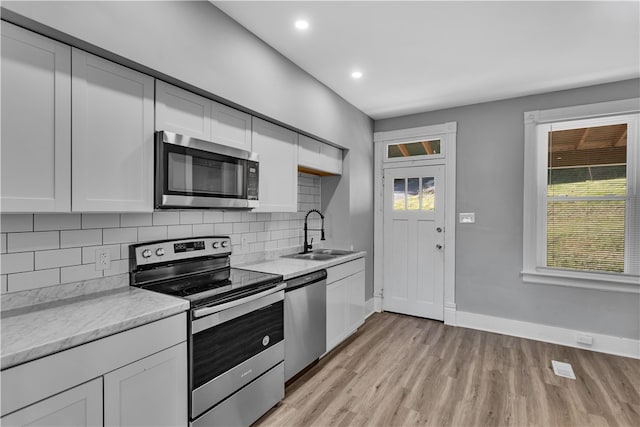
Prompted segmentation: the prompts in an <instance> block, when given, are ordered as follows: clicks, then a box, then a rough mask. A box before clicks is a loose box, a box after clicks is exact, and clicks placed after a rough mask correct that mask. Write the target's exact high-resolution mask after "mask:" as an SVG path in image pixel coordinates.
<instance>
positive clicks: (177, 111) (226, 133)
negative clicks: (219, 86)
mask: <svg viewBox="0 0 640 427" xmlns="http://www.w3.org/2000/svg"><path fill="white" fill-rule="evenodd" d="M156 130H165V131H169V132H175V133H179V134H182V135H188V136H192V137H194V138H200V139H204V140H207V141H213V142H216V143H218V144H222V145H226V146H229V147H234V148H239V149H242V150H246V151H251V115H249V114H247V113H244V112H242V111H239V110H236V109H234V108H231V107H227V106H226V105H223V104H220V103H217V102H215V101H212V100H210V99H208V98H205V97H202V96H200V95H196V94H195V93H192V92H189V91H186V90H184V89H180V88H179V87H176V86H173V85H170V84H168V83H165V82H163V81H160V80H156Z"/></svg>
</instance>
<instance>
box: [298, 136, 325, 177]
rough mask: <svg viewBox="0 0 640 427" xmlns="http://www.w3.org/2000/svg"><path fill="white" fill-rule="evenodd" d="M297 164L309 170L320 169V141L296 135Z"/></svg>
mask: <svg viewBox="0 0 640 427" xmlns="http://www.w3.org/2000/svg"><path fill="white" fill-rule="evenodd" d="M298 164H299V165H300V166H303V167H307V168H310V169H318V168H319V167H320V141H316V140H315V139H312V138H309V137H308V136H304V135H298Z"/></svg>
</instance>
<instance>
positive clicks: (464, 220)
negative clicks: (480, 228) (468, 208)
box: [460, 212, 476, 224]
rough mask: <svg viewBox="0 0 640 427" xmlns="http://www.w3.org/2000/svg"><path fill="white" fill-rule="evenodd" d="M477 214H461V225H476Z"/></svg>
mask: <svg viewBox="0 0 640 427" xmlns="http://www.w3.org/2000/svg"><path fill="white" fill-rule="evenodd" d="M475 222H476V214H475V212H466V213H462V212H461V213H460V224H475Z"/></svg>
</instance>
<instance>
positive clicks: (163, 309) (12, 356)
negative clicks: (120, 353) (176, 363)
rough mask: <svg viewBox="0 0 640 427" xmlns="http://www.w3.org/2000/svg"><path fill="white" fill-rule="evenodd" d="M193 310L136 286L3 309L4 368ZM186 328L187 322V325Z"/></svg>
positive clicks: (179, 301)
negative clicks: (30, 305)
mask: <svg viewBox="0 0 640 427" xmlns="http://www.w3.org/2000/svg"><path fill="white" fill-rule="evenodd" d="M188 309H189V302H188V301H187V300H183V299H180V298H175V297H172V296H169V295H164V294H160V293H156V292H151V291H146V290H143V289H138V288H133V287H129V286H126V287H122V288H119V289H115V290H111V291H106V292H100V293H95V294H91V295H87V296H82V297H75V298H70V299H66V300H60V301H56V302H50V303H46V304H40V305H36V306H32V307H25V308H19V309H14V310H8V311H4V312H2V319H1V327H0V329H1V335H2V342H1V344H2V347H1V368H2V369H5V368H9V367H11V366H15V365H18V364H20V363H24V362H28V361H31V360H34V359H38V358H40V357H43V356H47V355H49V354H52V353H56V352H58V351H61V350H66V349H68V348H71V347H75V346H78V345H81V344H85V343H87V342H90V341H93V340H96V339H99V338H103V337H106V336H108V335H113V334H116V333H118V332H122V331H125V330H127V329H131V328H134V327H136V326H141V325H144V324H146V323H149V322H153V321H155V320H159V319H162V318H164V317H168V316H171V315H174V314H177V313H180V312H182V311H185V310H188ZM185 327H186V325H185Z"/></svg>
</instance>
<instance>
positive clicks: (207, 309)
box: [193, 283, 287, 319]
mask: <svg viewBox="0 0 640 427" xmlns="http://www.w3.org/2000/svg"><path fill="white" fill-rule="evenodd" d="M286 287H287V284H286V283H281V284H279V285H278V286H276V287H275V288H271V289H267V290H266V291H262V292H258V293H257V294H253V295H249V296H248V297H245V298H240V299H237V300H235V301H229V302H225V303H224V304H218V305H214V306H213V307H203V308H199V309H197V310H194V311H193V317H194V318H196V319H197V318H198V317H203V316H206V315H208V314H211V313H217V312H219V311H222V310H228V309H230V308H233V307H237V306H239V305H242V304H246V303H248V302H251V301H255V300H257V299H260V298H262V297H266V296H267V295H271V294H275V293H276V292H279V291H281V290H283V289H284V288H286Z"/></svg>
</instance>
